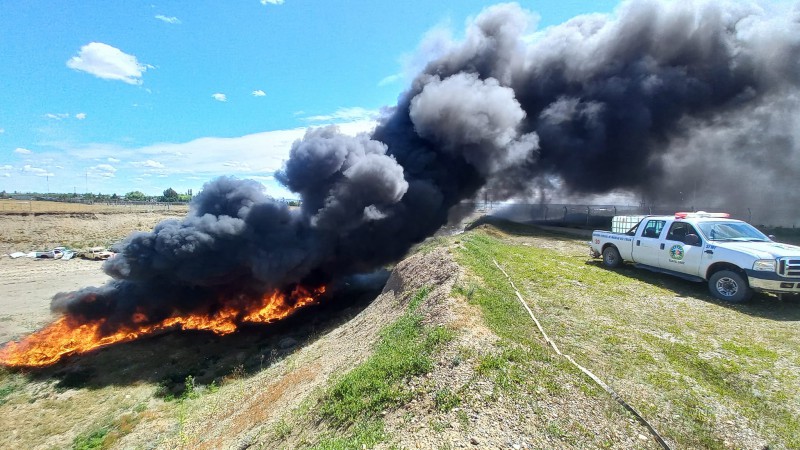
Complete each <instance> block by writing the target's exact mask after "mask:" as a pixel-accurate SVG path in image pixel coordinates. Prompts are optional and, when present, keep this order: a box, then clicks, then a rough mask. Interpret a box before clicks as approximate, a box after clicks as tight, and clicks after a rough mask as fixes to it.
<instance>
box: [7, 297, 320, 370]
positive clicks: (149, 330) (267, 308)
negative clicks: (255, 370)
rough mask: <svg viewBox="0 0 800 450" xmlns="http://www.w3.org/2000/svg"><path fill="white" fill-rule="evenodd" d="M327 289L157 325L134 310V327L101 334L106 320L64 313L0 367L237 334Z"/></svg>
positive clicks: (242, 302)
mask: <svg viewBox="0 0 800 450" xmlns="http://www.w3.org/2000/svg"><path fill="white" fill-rule="evenodd" d="M325 291H326V288H325V286H320V287H316V288H306V287H304V286H301V285H296V286H295V287H294V288H293V289H291V290H290V291H289V292H288V293H283V292H280V291H273V292H271V293H268V294H265V295H263V296H262V297H261V298H259V299H256V300H250V299H247V298H244V297H239V298H235V299H226V300H223V301H220V302H219V304H217V305H214V306H213V307H209V309H208V310H207V311H205V312H194V313H190V314H185V315H174V316H171V317H168V318H166V319H163V320H159V321H157V322H155V323H153V322H151V320H150V319H149V318H148V317H147V315H146V314H145V313H143V312H136V313H134V314H133V316H132V317H131V320H130V323H131V324H132V325H124V326H121V327H119V328H116V329H115V330H114V331H112V332H107V331H105V328H106V327H105V326H106V325H107V320H106V319H104V318H101V319H98V320H95V321H90V322H81V321H79V320H78V319H76V318H75V317H73V316H69V315H64V316H62V317H60V318H59V319H57V320H56V321H55V322H53V323H52V324H50V325H49V326H47V327H45V328H43V329H41V330H39V331H37V332H35V333H33V334H31V335H29V336H28V337H26V338H25V339H23V340H21V341H19V342H10V343H8V344H6V346H5V347H3V348H2V349H0V364H2V365H5V366H9V367H43V366H48V365H51V364H55V363H56V362H58V361H59V360H61V358H63V357H65V356H69V355H73V354H81V353H86V352H90V351H92V350H95V349H97V348H100V347H105V346H108V345H112V344H118V343H122V342H128V341H132V340H134V339H138V338H141V337H144V336H149V335H153V334H155V333H159V332H163V331H168V330H174V329H180V330H203V331H210V332H213V333H215V334H218V335H226V334H230V333H233V332H235V331H236V330H237V329H238V328H239V327H240V326H241V325H242V324H258V323H272V322H275V321H278V320H281V319H283V318H285V317H287V316H289V315H290V314H292V312H294V311H295V310H297V309H299V308H302V307H304V306H306V305H309V304H311V303H313V302H315V301H317V300H318V299H319V298H320V296H321V295H323V294H324V293H325Z"/></svg>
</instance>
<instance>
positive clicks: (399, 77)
mask: <svg viewBox="0 0 800 450" xmlns="http://www.w3.org/2000/svg"><path fill="white" fill-rule="evenodd" d="M404 77H405V74H404V73H403V72H400V73H396V74H394V75H389V76H388V77H384V78H383V79H382V80H381V81H378V86H381V87H383V86H388V85H390V84H395V83H397V82H398V81H402V80H403V78H404Z"/></svg>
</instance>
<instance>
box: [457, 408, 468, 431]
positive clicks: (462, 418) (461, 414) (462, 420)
mask: <svg viewBox="0 0 800 450" xmlns="http://www.w3.org/2000/svg"><path fill="white" fill-rule="evenodd" d="M456 420H457V421H458V424H459V425H461V429H462V430H466V429H467V428H469V416H468V415H467V412H466V411H464V410H463V409H459V410H458V412H456Z"/></svg>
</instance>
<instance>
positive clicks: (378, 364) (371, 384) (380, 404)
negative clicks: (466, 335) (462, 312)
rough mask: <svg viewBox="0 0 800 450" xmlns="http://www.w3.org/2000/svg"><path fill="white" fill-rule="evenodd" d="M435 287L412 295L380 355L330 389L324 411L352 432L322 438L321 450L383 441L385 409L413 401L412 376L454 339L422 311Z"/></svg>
mask: <svg viewBox="0 0 800 450" xmlns="http://www.w3.org/2000/svg"><path fill="white" fill-rule="evenodd" d="M429 291H430V289H428V288H425V289H422V290H420V291H419V292H417V293H416V294H415V296H414V297H413V298H412V299H411V301H410V302H409V305H408V310H407V312H406V313H405V314H404V315H403V316H401V317H400V318H399V319H398V320H397V321H396V322H394V323H393V324H391V325H389V326H388V327H386V328H385V329H384V330H383V331H382V332H381V335H380V340H379V342H378V344H377V346H376V348H375V351H374V353H373V354H372V355H371V356H370V357H369V359H367V360H366V361H365V362H363V363H362V364H360V365H359V366H357V367H356V368H354V369H353V370H351V371H350V372H348V373H347V374H345V375H343V376H342V377H341V378H340V379H339V380H338V381H337V382H335V383H334V384H333V385H332V387H331V388H330V389H329V390H328V391H327V392H326V393H325V395H324V396H323V398H322V402H321V404H320V408H319V411H320V414H321V416H322V418H324V419H325V420H327V421H328V422H329V423H330V424H332V425H333V426H334V427H337V428H340V429H343V430H348V435H347V436H345V437H334V438H330V439H326V440H323V441H321V442H320V443H319V444H318V445H317V446H316V447H314V448H319V449H336V448H354V447H352V446H350V444H352V443H353V442H357V443H358V444H359V445H358V447H359V448H360V445H361V444H365V445H367V446H371V445H373V444H374V442H375V439H380V440H382V439H383V438H384V435H383V422H382V421H381V420H380V419H375V417H378V416H379V414H380V412H382V411H384V410H386V409H389V408H393V407H397V406H399V405H401V404H404V403H406V402H408V401H409V400H411V399H412V398H413V397H414V395H415V392H414V391H413V390H411V389H410V388H408V387H407V386H406V383H405V382H404V381H405V380H406V379H408V378H410V377H414V376H419V375H423V374H425V373H427V372H429V371H430V370H431V369H432V367H433V356H434V354H435V353H436V351H437V350H438V349H440V348H441V347H442V345H443V344H445V343H446V342H448V341H449V340H451V339H452V337H453V332H452V331H450V330H449V329H447V328H444V327H441V326H436V327H433V326H426V325H425V324H423V321H422V320H423V317H422V315H421V314H420V313H419V312H418V311H417V309H418V308H419V305H420V304H421V302H422V301H423V300H424V299H425V297H426V296H427V295H428V293H429Z"/></svg>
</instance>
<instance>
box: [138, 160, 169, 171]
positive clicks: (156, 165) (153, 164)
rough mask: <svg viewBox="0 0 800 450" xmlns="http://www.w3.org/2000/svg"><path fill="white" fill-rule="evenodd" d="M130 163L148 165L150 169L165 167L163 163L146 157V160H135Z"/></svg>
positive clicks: (141, 165)
mask: <svg viewBox="0 0 800 450" xmlns="http://www.w3.org/2000/svg"><path fill="white" fill-rule="evenodd" d="M131 165H132V166H133V167H148V168H151V169H163V168H164V167H165V166H164V164H162V163H160V162H158V161H153V160H152V159H148V160H147V161H135V162H132V163H131Z"/></svg>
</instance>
